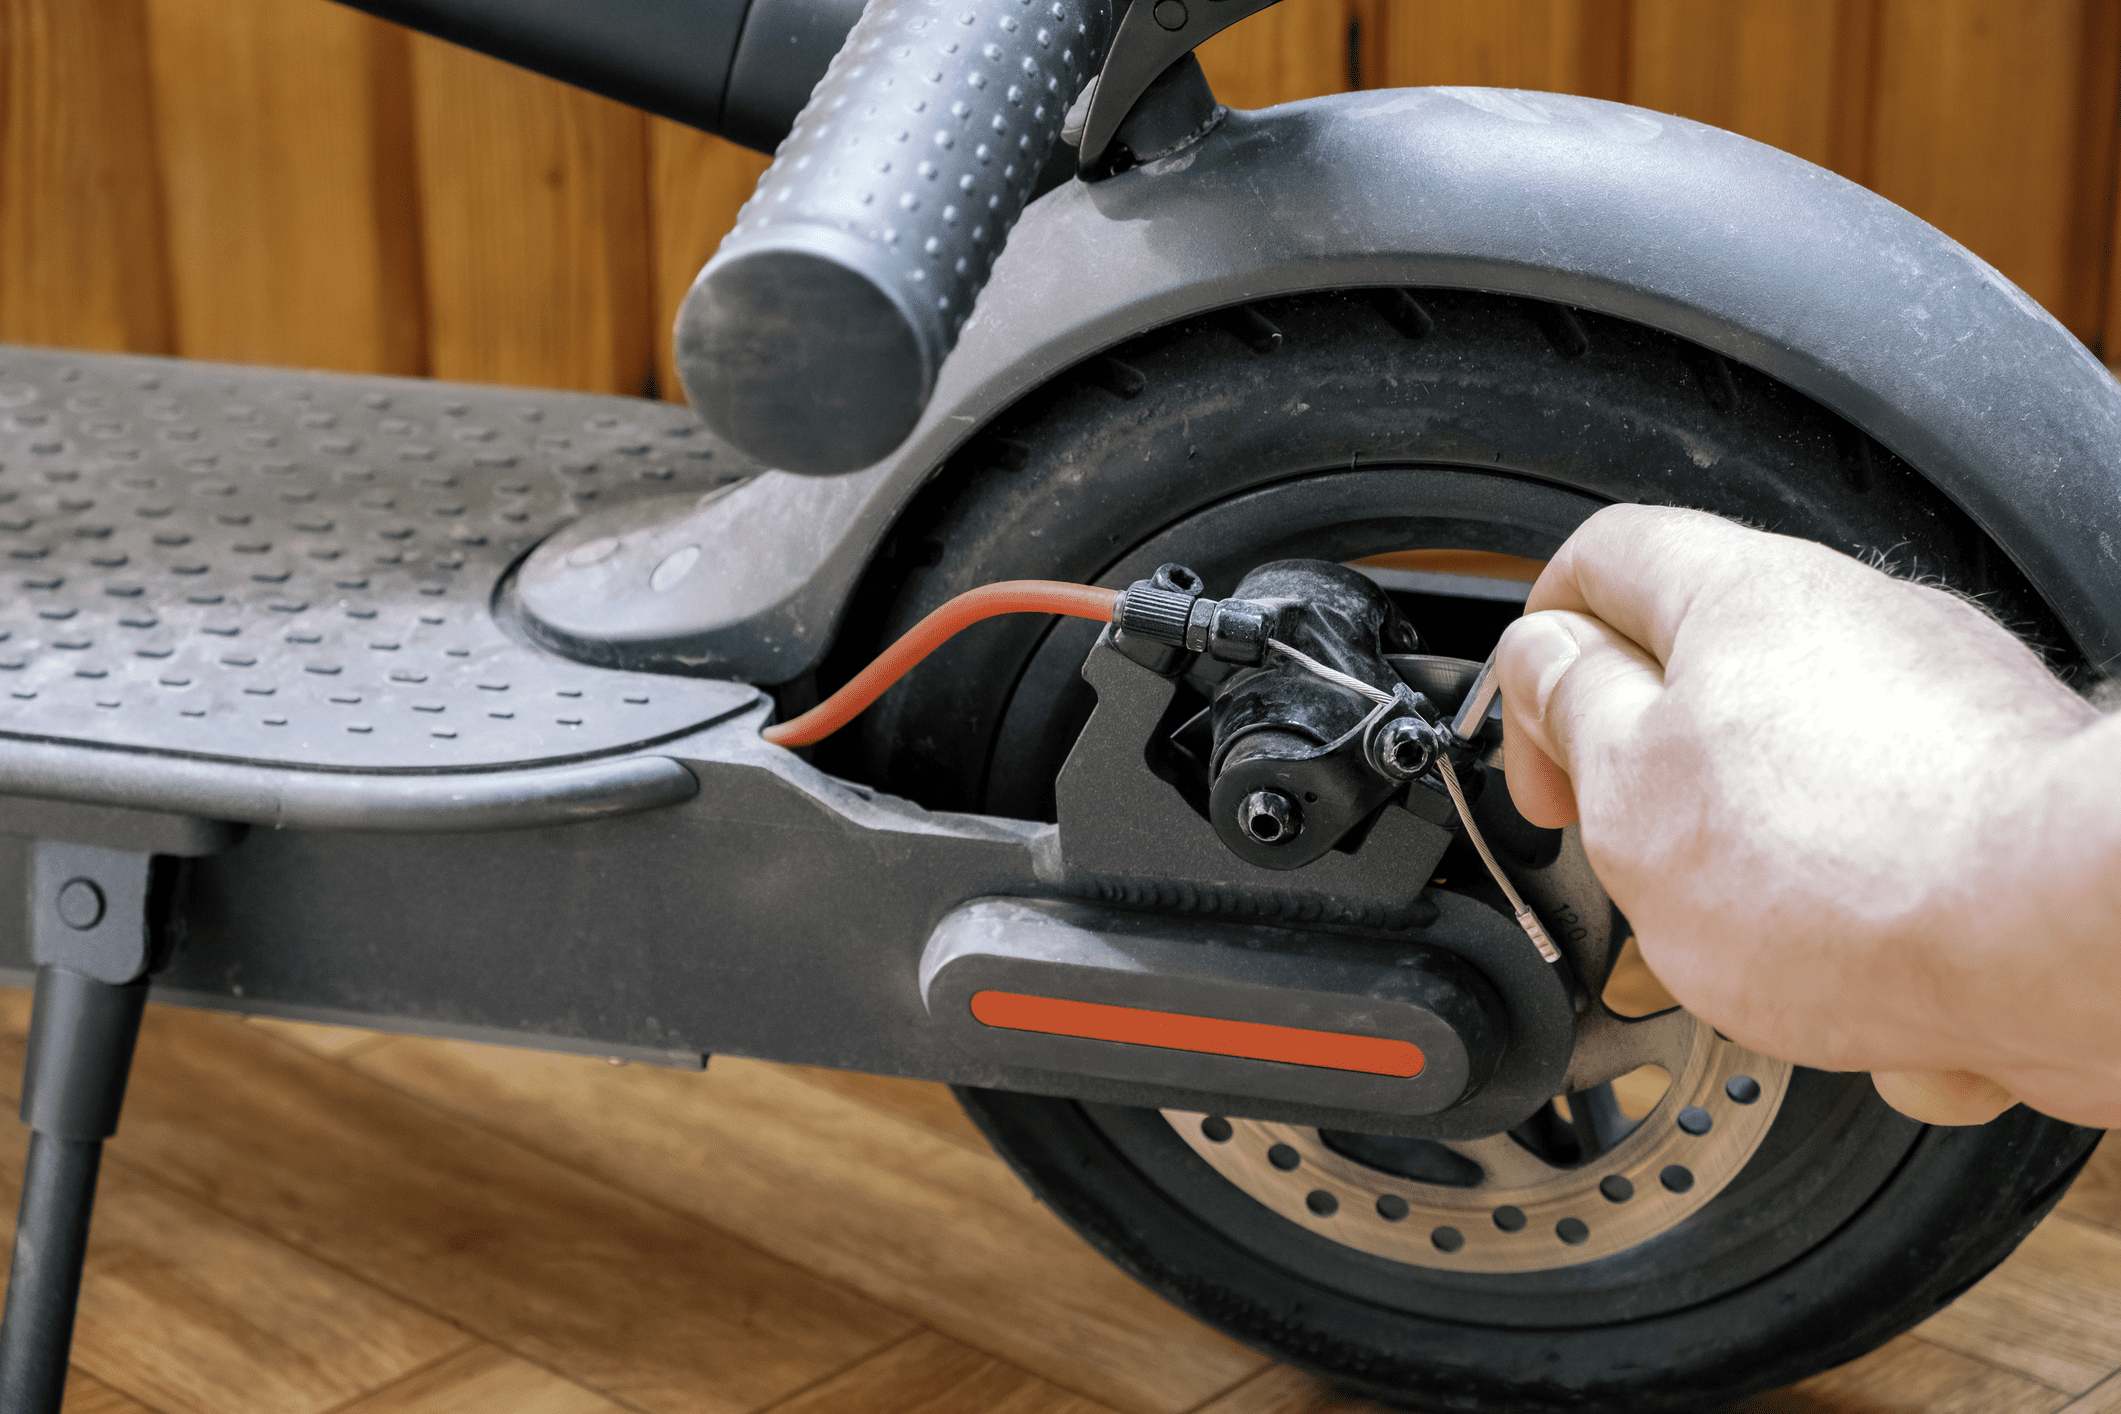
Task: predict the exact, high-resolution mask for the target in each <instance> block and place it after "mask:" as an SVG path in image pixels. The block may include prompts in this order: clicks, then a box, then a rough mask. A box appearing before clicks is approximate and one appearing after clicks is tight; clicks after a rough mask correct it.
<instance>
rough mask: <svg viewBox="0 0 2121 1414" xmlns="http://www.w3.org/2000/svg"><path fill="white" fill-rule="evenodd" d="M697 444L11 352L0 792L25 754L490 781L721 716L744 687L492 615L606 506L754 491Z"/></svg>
mask: <svg viewBox="0 0 2121 1414" xmlns="http://www.w3.org/2000/svg"><path fill="white" fill-rule="evenodd" d="M705 441H706V438H705V436H704V435H703V434H700V433H699V431H698V424H697V422H696V420H695V419H694V418H693V417H692V416H691V414H690V413H689V412H688V411H686V410H685V409H682V408H678V407H672V406H669V405H667V404H663V403H657V402H650V401H645V400H642V399H636V398H620V397H606V396H594V395H583V394H571V393H552V392H544V391H537V392H531V391H518V390H512V389H505V388H493V387H477V386H465V385H455V384H444V383H428V382H419V381H413V380H407V379H383V378H355V377H344V376H334V375H328V374H297V373H286V372H279V371H268V370H259V369H248V368H236V367H228V366H222V365H213V364H200V363H190V362H182V361H176V360H168V359H155V358H141V357H128V356H97V355H84V354H77V353H67V352H58V351H44V350H26V349H5V350H0V571H4V572H5V574H6V579H5V580H4V581H0V586H4V590H5V593H4V595H0V793H10V792H11V791H12V790H14V789H18V788H20V785H21V783H20V782H17V781H13V780H11V779H10V772H9V763H10V759H11V758H17V759H19V758H21V757H22V755H23V753H24V751H25V750H26V749H28V748H29V747H30V746H31V744H35V746H36V747H37V748H40V749H48V748H50V747H52V746H55V745H56V746H65V747H78V748H87V749H92V750H96V751H99V752H102V753H110V752H117V753H123V754H124V756H125V757H126V758H128V759H131V760H133V761H135V762H136V764H137V765H138V766H139V768H140V769H141V770H142V771H144V772H146V773H147V774H149V775H152V774H153V764H154V762H155V761H156V760H159V761H162V762H164V763H166V762H168V761H170V760H173V759H185V760H189V761H192V762H195V763H205V762H226V763H243V764H244V765H246V766H249V767H260V766H262V767H268V768H279V769H283V770H289V771H303V772H318V771H326V772H336V773H349V772H350V773H363V774H387V775H400V774H406V773H422V774H425V773H435V772H465V771H478V772H491V771H494V770H497V769H503V768H519V767H530V766H550V765H552V764H554V763H563V762H571V761H581V760H584V759H587V758H595V757H607V756H611V755H613V754H615V753H622V752H625V751H627V750H629V749H632V748H635V747H638V746H640V745H642V744H644V743H650V742H654V741H659V740H664V739H668V738H670V737H672V736H674V735H677V734H679V733H681V732H684V731H686V730H689V729H691V728H694V727H696V726H698V725H700V724H702V723H703V722H706V721H709V720H713V719H715V718H717V717H721V716H725V715H727V713H728V712H730V711H732V710H735V709H736V708H737V707H740V706H742V705H744V704H746V703H748V702H750V701H751V700H753V698H754V694H753V693H752V691H751V690H750V689H749V688H744V687H740V686H739V685H736V684H730V683H721V682H712V681H704V680H697V679H685V678H673V677H659V676H649V675H645V674H637V673H626V672H617V671H612V670H609V669H603V668H597V667H592V666H588V665H585V664H581V663H576V662H571V661H569V660H567V659H565V658H562V657H559V656H557V655H555V654H553V653H550V652H547V651H545V650H543V649H541V648H539V647H537V646H535V645H534V644H532V643H530V642H529V641H527V640H526V639H524V638H523V637H521V636H520V635H519V634H517V633H515V632H513V631H512V630H511V629H510V628H509V627H508V626H506V625H504V624H503V623H502V622H500V621H499V620H498V619H497V618H496V615H495V612H494V603H495V593H496V587H497V585H498V584H499V583H500V582H501V580H502V579H503V577H504V576H505V575H506V573H507V572H508V570H509V568H510V566H511V565H512V564H513V563H514V562H515V561H516V560H517V559H518V558H519V557H520V556H521V555H522V554H523V553H525V552H526V551H527V550H528V549H529V548H530V547H531V546H532V545H534V544H535V543H537V541H539V540H540V539H542V538H543V537H544V536H546V535H547V534H549V533H550V532H551V531H552V530H553V529H554V528H555V527H557V526H559V525H560V524H562V523H564V522H566V521H567V520H569V519H571V518H573V517H575V516H577V515H579V514H580V513H581V512H582V511H583V510H584V509H585V508H586V507H588V506H590V505H592V504H595V505H608V504H611V503H613V502H615V501H620V500H623V499H628V498H634V497H640V496H646V495H667V494H674V493H704V492H707V491H710V490H712V489H713V488H714V487H715V486H717V485H718V484H720V483H721V482H723V481H724V480H733V479H734V476H733V474H725V473H722V472H721V471H720V469H719V468H718V467H717V466H716V464H715V459H714V456H713V453H712V451H711V450H710V449H709V448H707V447H706V446H705V445H704V443H705ZM98 763H99V764H98V769H99V771H100V773H101V774H102V775H104V776H105V777H108V775H109V773H110V770H111V769H112V765H113V758H112V757H110V756H109V755H107V754H106V755H103V756H101V757H99V758H98ZM120 771H121V774H122V772H123V768H122V766H121V767H120ZM38 780H39V782H40V783H41V784H40V785H39V787H38V788H37V789H36V790H33V791H29V792H26V793H32V794H43V795H50V794H53V793H55V792H54V790H53V789H52V772H51V771H50V770H49V769H45V770H43V771H41V772H40V773H39V774H38ZM59 793H63V792H59ZM122 794H123V791H122V783H120V785H119V786H118V787H113V786H112V785H111V784H110V783H109V782H108V781H107V780H106V782H105V785H104V786H103V787H102V788H101V790H100V793H99V795H98V797H97V798H98V799H99V801H100V802H101V803H106V804H116V803H119V800H118V798H117V797H118V796H122Z"/></svg>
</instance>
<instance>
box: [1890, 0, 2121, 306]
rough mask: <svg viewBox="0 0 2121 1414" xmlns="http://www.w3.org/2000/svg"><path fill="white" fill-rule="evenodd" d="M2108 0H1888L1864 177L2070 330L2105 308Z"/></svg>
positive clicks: (2115, 57)
mask: <svg viewBox="0 0 2121 1414" xmlns="http://www.w3.org/2000/svg"><path fill="white" fill-rule="evenodd" d="M2116 9H2117V0H1884V22H1883V25H1882V27H1881V30H1880V36H1879V54H1878V96H1877V119H1876V130H1875V131H1876V136H1875V140H1874V141H1875V145H1874V150H1873V153H1872V170H1871V185H1872V186H1873V187H1874V188H1875V189H1876V190H1877V191H1878V192H1879V193H1880V194H1881V195H1883V196H1885V197H1887V198H1889V199H1890V200H1893V201H1896V202H1898V203H1900V204H1901V205H1902V206H1905V207H1907V208H1908V209H1909V210H1911V211H1913V212H1914V213H1915V214H1916V215H1918V216H1921V217H1923V218H1924V219H1925V220H1928V221H1930V222H1932V223H1933V224H1935V225H1937V226H1939V227H1942V228H1943V229H1944V230H1945V231H1948V232H1949V233H1951V234H1952V235H1953V236H1955V237H1957V238H1958V239H1959V240H1961V241H1963V242H1965V243H1966V244H1967V245H1968V246H1970V247H1972V248H1973V249H1974V251H1975V252H1977V253H1978V254H1980V255H1981V256H1983V257H1984V258H1985V259H1987V260H1988V261H1990V262H1991V263H1993V264H1994V265H1996V266H1998V267H1999V268H2001V269H2002V271H2003V272H2004V273H2005V274H2006V275H2008V276H2010V277H2011V279H2013V280H2015V281H2016V282H2017V283H2018V284H2019V285H2020V286H2022V287H2023V288H2024V289H2025V291H2026V293H2027V294H2029V295H2031V296H2032V297H2033V298H2034V299H2036V300H2039V301H2040V302H2041V303H2042V304H2044V305H2046V306H2047V308H2048V309H2049V310H2050V311H2051V312H2053V313H2054V315H2055V316H2056V317H2057V318H2059V319H2060V320H2061V321H2062V322H2063V323H2064V324H2066V325H2068V326H2069V327H2070V329H2071V330H2072V331H2074V332H2075V333H2076V334H2077V335H2078V336H2079V337H2081V338H2085V339H2093V338H2097V337H2098V336H2099V334H2100V332H2101V326H2102V324H2103V323H2104V319H2105V313H2106V300H2105V290H2104V285H2105V275H2106V263H2107V262H2106V247H2107V240H2108V238H2109V235H2110V229H2109V228H2110V224H2111V221H2112V207H2113V201H2112V176H2111V173H2112V163H2113V126H2114V116H2113V114H2114V81H2115V69H2116V65H2117V62H2121V54H2117V52H2116V32H2115V31H2116Z"/></svg>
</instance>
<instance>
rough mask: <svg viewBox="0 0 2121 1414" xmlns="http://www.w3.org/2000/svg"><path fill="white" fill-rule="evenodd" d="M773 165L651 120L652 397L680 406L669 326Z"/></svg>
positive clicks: (691, 130)
mask: <svg viewBox="0 0 2121 1414" xmlns="http://www.w3.org/2000/svg"><path fill="white" fill-rule="evenodd" d="M770 161H772V159H771V158H769V157H767V156H765V155H764V154H763V153H758V152H753V151H752V150H751V149H749V148H747V147H738V146H737V145H736V144H735V143H733V142H724V141H723V140H722V139H721V138H718V137H715V136H713V135H711V134H708V133H703V132H700V131H698V130H697V129H695V128H688V127H685V126H684V125H683V124H680V123H672V122H667V121H665V120H664V119H661V118H651V119H649V120H648V220H649V231H650V234H651V236H652V239H653V245H654V252H655V324H654V327H653V328H652V329H651V330H650V331H649V332H650V334H651V336H652V337H653V338H654V340H655V386H656V391H657V392H658V393H659V394H661V395H662V396H663V397H665V398H668V399H670V400H671V401H672V402H680V403H681V402H683V401H685V392H684V389H682V388H680V387H679V386H678V380H677V373H676V370H675V369H674V368H672V366H671V358H670V352H671V343H670V331H671V326H672V325H674V324H675V323H676V322H677V317H678V303H679V301H681V300H683V299H684V298H685V291H686V290H688V289H690V288H691V287H692V277H693V276H695V275H697V274H699V273H700V267H701V266H702V265H705V264H706V263H707V259H708V257H709V256H711V255H713V254H714V252H715V247H717V246H719V245H720V244H721V243H722V237H723V236H726V235H728V234H729V229H730V228H731V227H732V226H734V225H736V213H737V210H738V208H740V207H742V206H743V204H744V203H745V201H747V200H748V199H749V198H750V196H751V190H752V188H753V187H755V186H757V185H758V181H759V174H760V173H761V172H764V171H765V170H766V165H767V163H769V162H770Z"/></svg>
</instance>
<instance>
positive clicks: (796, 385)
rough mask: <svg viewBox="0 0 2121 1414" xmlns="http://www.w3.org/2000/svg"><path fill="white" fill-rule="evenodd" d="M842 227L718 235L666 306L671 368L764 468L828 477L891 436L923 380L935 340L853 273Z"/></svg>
mask: <svg viewBox="0 0 2121 1414" xmlns="http://www.w3.org/2000/svg"><path fill="white" fill-rule="evenodd" d="M878 254H879V252H878V250H877V248H876V247H875V246H873V245H871V244H870V243H869V242H866V241H864V240H862V239H861V238H859V237H857V236H854V235H852V234H850V233H844V232H836V231H831V230H821V229H818V228H815V227H810V228H804V227H799V226H792V225H790V226H779V227H766V228H764V229H762V230H760V231H759V232H758V238H757V239H756V240H755V241H752V242H740V241H732V243H731V244H730V245H729V246H727V247H725V248H724V249H723V251H722V253H721V254H719V255H717V256H716V257H715V258H714V259H713V260H712V261H710V262H708V264H707V268H706V269H704V270H702V271H701V272H700V276H699V279H698V280H696V281H695V282H694V283H693V287H692V289H691V291H690V292H689V293H688V294H687V295H686V297H685V302H684V304H683V306H682V307H681V308H680V309H679V311H678V321H677V330H676V335H677V364H678V375H679V378H680V379H681V380H682V381H683V383H684V385H685V395H686V397H687V398H688V399H689V400H690V401H691V403H692V406H693V408H694V410H695V411H697V412H698V413H699V415H700V417H701V419H702V420H703V421H705V422H706V424H707V425H708V426H709V427H710V428H712V429H713V430H714V432H715V433H716V434H717V435H718V436H720V437H722V438H723V439H724V440H726V441H727V442H729V444H730V445H732V446H734V447H736V448H737V449H739V450H740V451H742V452H744V453H745V454H746V455H748V456H751V457H753V458H756V459H757V460H758V461H760V462H763V463H764V464H766V465H767V466H770V467H774V468H776V469H778V470H781V471H790V472H795V473H797V474H799V475H803V476H840V475H844V474H846V473H848V472H853V471H859V470H861V469H862V468H863V467H866V466H871V465H874V464H875V463H876V462H878V461H881V460H882V459H883V458H885V457H886V456H889V455H890V454H891V453H892V452H893V451H894V450H896V449H897V448H898V446H899V445H900V443H902V442H904V441H905V439H906V437H907V435H908V434H910V433H911V432H912V431H913V428H914V425H915V424H916V423H917V422H918V421H919V420H920V415H921V410H922V409H923V408H925V407H926V406H927V404H928V397H929V395H930V394H931V393H932V392H933V391H934V388H935V376H936V370H937V368H938V366H939V365H940V364H941V362H942V353H943V341H942V330H941V329H940V328H939V327H928V326H932V325H933V324H934V321H932V320H921V319H919V317H918V316H917V315H916V313H915V312H914V311H913V310H912V309H910V308H909V307H908V306H907V305H906V304H905V303H904V302H902V301H901V300H900V299H899V298H897V297H895V295H894V292H893V290H892V288H891V285H892V283H893V282H892V280H891V272H890V271H888V270H884V271H874V272H872V271H871V270H869V269H867V268H865V267H867V266H870V265H871V264H873V263H877V256H878Z"/></svg>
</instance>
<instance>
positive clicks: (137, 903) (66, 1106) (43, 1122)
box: [0, 842, 176, 1414]
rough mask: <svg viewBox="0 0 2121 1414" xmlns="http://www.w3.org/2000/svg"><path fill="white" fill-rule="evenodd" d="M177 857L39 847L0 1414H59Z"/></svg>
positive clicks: (0, 1342) (1, 1332) (0, 1353)
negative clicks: (23, 1155) (104, 1176)
mask: <svg viewBox="0 0 2121 1414" xmlns="http://www.w3.org/2000/svg"><path fill="white" fill-rule="evenodd" d="M175 865H176V861H175V860H171V859H162V858H158V857H156V856H151V855H145V854H133V853H127V852H123V851H119V850H110V849H96V848H90V847H87V846H80V845H66V844H53V843H41V842H40V843H39V845H38V846H37V854H36V863H35V866H34V868H33V869H32V871H31V877H32V885H31V887H32V889H33V890H34V893H33V896H32V900H31V909H30V918H31V925H30V928H31V932H30V937H31V950H32V956H33V957H34V958H35V959H36V961H37V964H38V967H37V990H36V997H35V1001H34V1003H33V1005H32V1009H31V1012H30V1034H29V1055H28V1058H27V1060H26V1061H25V1063H24V1066H23V1075H22V1120H23V1122H24V1123H25V1124H27V1125H29V1127H30V1140H29V1161H28V1164H27V1165H26V1167H25V1170H24V1173H23V1180H22V1207H21V1211H20V1213H19V1215H18V1216H17V1218H16V1222H15V1250H14V1259H13V1264H12V1265H11V1267H10V1268H9V1270H8V1281H7V1308H6V1315H5V1317H4V1319H0V1414H58V1411H59V1407H60V1403H61V1401H62V1400H63V1399H64V1398H65V1394H66V1368H67V1355H68V1351H69V1349H70V1347H71V1345H72V1343H73V1332H74V1310H75V1306H76V1304H77V1302H78V1301H79V1298H80V1295H81V1265H82V1259H83V1257H84V1255H85V1253H86V1251H87V1247H88V1224H89V1214H90V1210H91V1208H92V1207H93V1206H94V1203H95V1197H96V1174H97V1170H98V1168H99V1167H100V1166H101V1164H102V1159H103V1141H104V1140H106V1139H108V1138H109V1137H110V1136H111V1135H113V1134H115V1133H116V1132H117V1129H118V1109H119V1106H120V1105H121V1104H122V1103H123V1102H124V1099H125V1081H126V1076H127V1073H128V1072H129V1071H130V1069H131V1067H132V1059H133V1044H134V1042H135V1041H136V1040H137V1039H138V1037H139V1034H140V1013H141V1010H142V1008H143V1007H144V1006H145V1005H146V1002H147V985H148V984H147V974H148V972H149V970H150V968H151V967H152V966H153V965H154V964H155V962H156V960H157V959H156V957H155V945H156V941H157V939H158V938H159V937H160V936H161V933H162V929H161V926H160V925H161V923H162V921H163V915H164V913H165V912H166V910H167V908H168V905H169V900H168V894H169V892H170V889H169V888H168V887H167V883H168V880H169V877H170V874H169V871H170V870H172V869H174V867H175Z"/></svg>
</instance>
